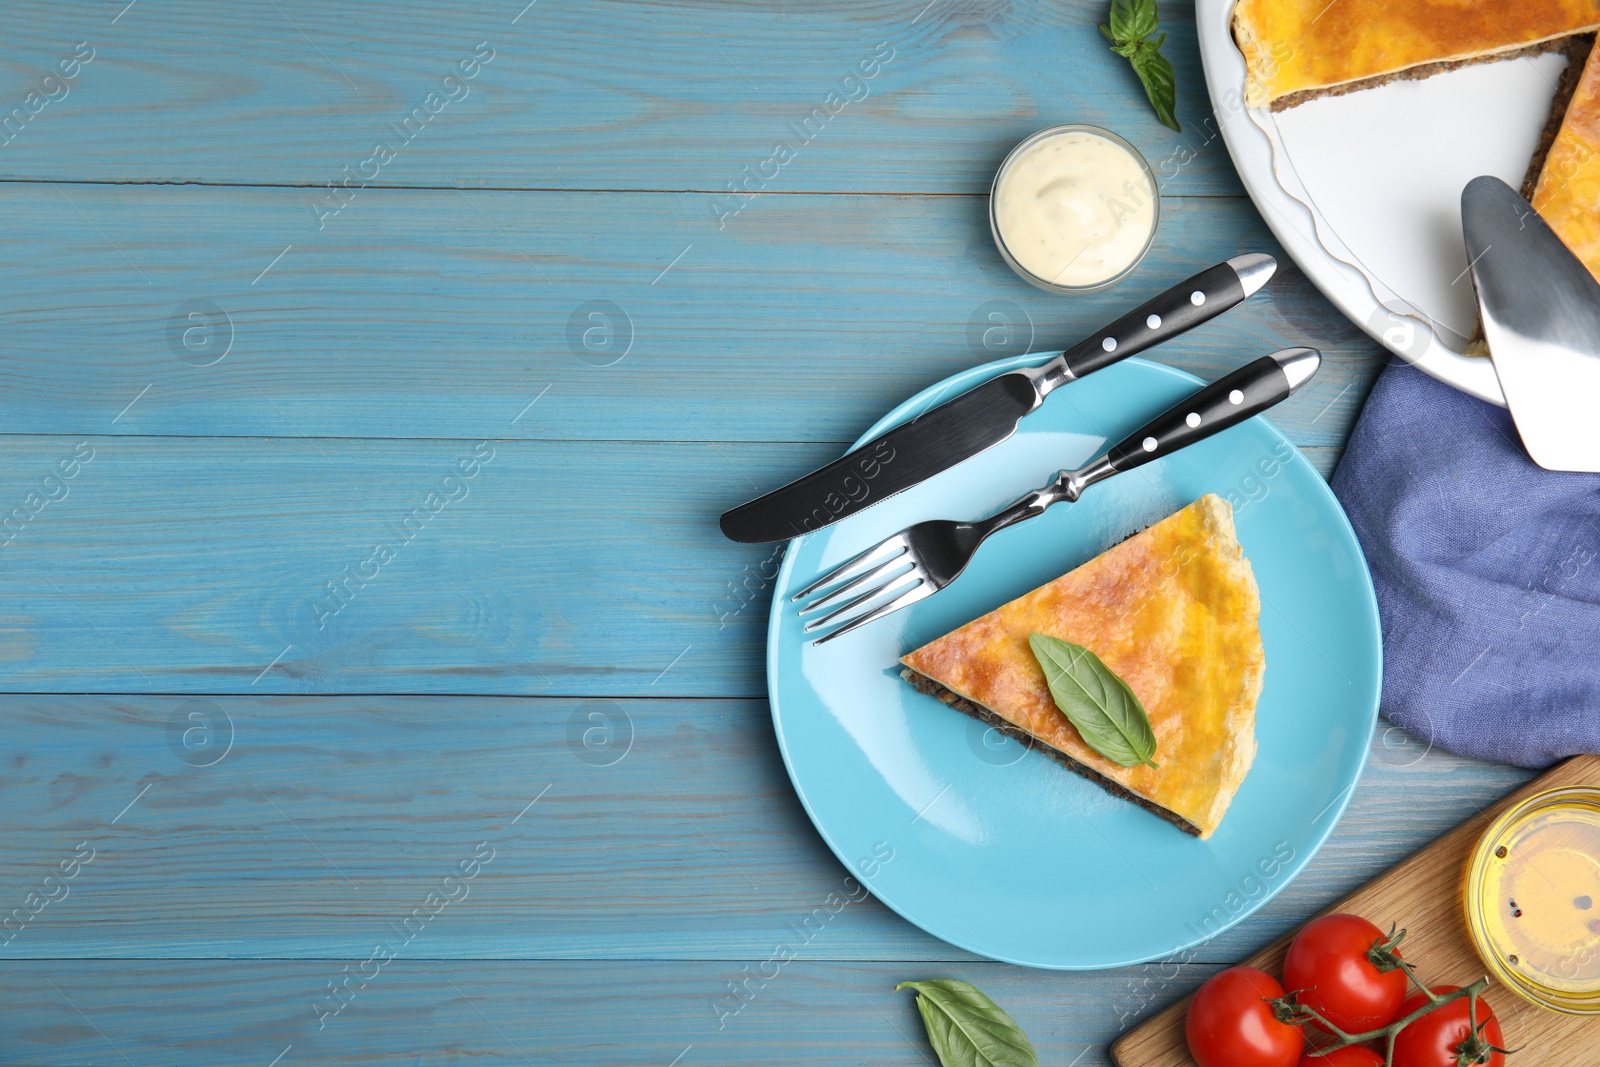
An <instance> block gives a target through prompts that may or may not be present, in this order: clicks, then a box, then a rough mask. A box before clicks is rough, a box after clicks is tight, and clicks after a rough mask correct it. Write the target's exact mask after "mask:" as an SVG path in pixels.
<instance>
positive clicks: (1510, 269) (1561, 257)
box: [1461, 176, 1600, 473]
mask: <svg viewBox="0 0 1600 1067" xmlns="http://www.w3.org/2000/svg"><path fill="white" fill-rule="evenodd" d="M1461 229H1462V234H1463V236H1464V237H1465V238H1466V245H1467V261H1468V263H1469V264H1470V265H1471V271H1472V284H1473V288H1474V289H1475V290H1476V292H1477V296H1478V309H1479V313H1480V316H1481V318H1482V320H1483V337H1484V340H1485V341H1486V342H1488V345H1489V355H1490V358H1491V359H1493V360H1494V370H1495V374H1496V375H1497V376H1498V377H1499V379H1500V389H1501V391H1502V392H1504V393H1505V396H1506V407H1508V408H1509V409H1510V410H1511V419H1512V421H1513V422H1514V423H1515V424H1516V427H1517V433H1518V434H1519V435H1520V436H1521V437H1522V444H1523V447H1524V448H1526V449H1527V450H1528V455H1529V456H1530V457H1531V458H1532V459H1533V461H1534V462H1535V463H1537V464H1538V465H1539V466H1541V467H1544V468H1545V469H1546V470H1557V471H1587V472H1591V473H1594V472H1600V437H1597V436H1596V435H1595V433H1594V425H1595V409H1596V405H1597V404H1600V283H1597V282H1596V281H1595V279H1594V276H1593V275H1591V274H1590V273H1589V268H1587V267H1585V266H1584V265H1583V262H1582V261H1581V260H1580V259H1578V257H1577V256H1575V255H1573V254H1572V252H1571V251H1570V250H1569V249H1568V248H1567V246H1566V245H1565V244H1563V243H1562V241H1561V238H1559V237H1557V236H1556V234H1555V233H1554V232H1553V231H1552V230H1551V229H1550V227H1549V225H1548V224H1546V223H1545V221H1544V219H1543V218H1541V217H1540V215H1539V213H1538V212H1537V211H1535V210H1534V209H1533V208H1532V207H1531V206H1530V205H1529V204H1528V202H1527V201H1526V200H1524V199H1523V198H1522V197H1521V196H1520V195H1519V194H1518V193H1517V191H1516V190H1514V189H1512V188H1511V187H1510V186H1509V185H1507V184H1506V183H1505V182H1503V181H1501V180H1500V179H1499V178H1494V177H1488V176H1485V177H1481V178H1474V179H1473V180H1472V181H1470V182H1468V183H1467V186H1466V188H1465V189H1463V190H1462V191H1461Z"/></svg>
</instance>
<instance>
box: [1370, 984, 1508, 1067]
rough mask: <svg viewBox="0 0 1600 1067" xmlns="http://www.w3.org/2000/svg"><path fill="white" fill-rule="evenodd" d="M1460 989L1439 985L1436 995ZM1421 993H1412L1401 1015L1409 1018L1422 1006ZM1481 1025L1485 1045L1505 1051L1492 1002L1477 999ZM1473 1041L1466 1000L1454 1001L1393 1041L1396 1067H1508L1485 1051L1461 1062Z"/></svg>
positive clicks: (1428, 1015) (1495, 1055)
mask: <svg viewBox="0 0 1600 1067" xmlns="http://www.w3.org/2000/svg"><path fill="white" fill-rule="evenodd" d="M1459 988H1461V987H1460V986H1453V985H1436V986H1434V987H1433V991H1434V992H1435V993H1454V992H1455V991H1456V990H1457V989H1459ZM1423 1000H1424V998H1423V996H1422V994H1421V993H1413V994H1412V995H1411V996H1410V997H1408V998H1407V999H1406V1002H1405V1003H1404V1004H1402V1005H1401V1006H1400V1014H1401V1015H1410V1014H1411V1013H1412V1012H1414V1011H1416V1010H1417V1009H1418V1008H1420V1007H1422V1005H1423ZM1478 1023H1479V1025H1480V1026H1482V1027H1483V1029H1482V1030H1480V1031H1479V1036H1480V1037H1481V1039H1482V1041H1483V1043H1484V1044H1486V1045H1495V1046H1497V1047H1499V1048H1505V1047H1506V1043H1505V1041H1504V1040H1503V1039H1502V1038H1501V1036H1500V1020H1498V1019H1496V1018H1495V1017H1494V1012H1493V1011H1492V1010H1490V1008H1489V1002H1488V1001H1486V1000H1484V999H1483V998H1482V997H1479V998H1478ZM1471 1037H1472V1024H1471V1022H1470V1016H1469V1014H1468V1010H1467V998H1466V997H1462V998H1461V999H1460V1000H1452V1001H1451V1002H1450V1003H1448V1004H1446V1005H1445V1006H1444V1007H1442V1008H1435V1009H1434V1010H1433V1011H1430V1012H1429V1013H1428V1014H1426V1015H1424V1016H1423V1017H1422V1018H1420V1019H1418V1020H1417V1021H1416V1022H1414V1023H1412V1024H1411V1025H1409V1026H1407V1027H1406V1028H1405V1029H1404V1030H1401V1031H1400V1034H1399V1036H1398V1037H1396V1038H1395V1039H1394V1067H1458V1065H1460V1064H1468V1063H1471V1064H1482V1065H1484V1067H1505V1062H1506V1058H1505V1057H1504V1056H1502V1055H1501V1054H1500V1053H1498V1052H1488V1051H1486V1050H1485V1051H1483V1052H1482V1054H1481V1055H1479V1056H1476V1057H1473V1056H1470V1055H1469V1058H1467V1059H1462V1055H1463V1053H1469V1052H1470V1050H1468V1049H1463V1048H1462V1047H1461V1046H1462V1044H1463V1042H1466V1041H1468V1040H1469V1039H1470V1038H1471Z"/></svg>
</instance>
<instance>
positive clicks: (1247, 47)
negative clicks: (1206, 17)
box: [1233, 0, 1600, 108]
mask: <svg viewBox="0 0 1600 1067" xmlns="http://www.w3.org/2000/svg"><path fill="white" fill-rule="evenodd" d="M1597 27H1600V0H1239V3H1238V4H1237V6H1235V7H1234V9H1233V38H1234V41H1235V42H1236V43H1237V44H1238V46H1239V51H1241V52H1243V53H1244V58H1245V70H1246V73H1245V96H1244V100H1245V106H1247V107H1268V106H1272V107H1275V108H1277V107H1283V106H1292V105H1293V104H1294V103H1298V102H1299V101H1300V100H1302V99H1305V98H1306V96H1308V95H1316V94H1322V93H1326V92H1329V91H1338V90H1339V87H1341V86H1348V87H1351V88H1356V87H1360V86H1362V85H1364V84H1370V83H1373V82H1374V81H1375V80H1381V79H1387V78H1390V77H1395V76H1406V74H1405V72H1408V71H1413V72H1416V73H1432V72H1434V71H1436V70H1439V69H1444V68H1447V67H1451V66H1458V65H1461V64H1463V63H1474V62H1481V61H1484V60H1488V59H1498V58H1504V57H1506V56H1509V55H1511V54H1515V53H1519V52H1526V51H1537V50H1539V49H1540V48H1541V47H1542V46H1545V45H1549V44H1552V43H1557V42H1559V41H1560V40H1561V39H1562V38H1566V37H1570V36H1572V35H1574V34H1578V33H1587V32H1591V31H1593V30H1594V29H1596V28H1597Z"/></svg>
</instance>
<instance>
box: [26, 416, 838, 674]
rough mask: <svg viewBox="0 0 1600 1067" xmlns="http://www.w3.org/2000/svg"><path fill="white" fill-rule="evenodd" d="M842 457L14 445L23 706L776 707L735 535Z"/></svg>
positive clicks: (329, 445)
mask: <svg viewBox="0 0 1600 1067" xmlns="http://www.w3.org/2000/svg"><path fill="white" fill-rule="evenodd" d="M827 451H828V450H827V449H825V448H822V447H811V446H796V445H771V446H765V447H763V448H761V449H759V450H750V451H748V452H747V453H743V454H740V455H739V456H738V457H737V459H735V458H734V457H732V456H730V455H729V454H728V449H727V447H726V446H718V445H715V444H706V443H649V442H644V443H626V442H602V443H594V442H564V441H498V442H476V443H472V442H460V441H431V440H413V441H388V442H385V441H367V440H357V439H333V440H329V439H323V440H312V439H305V438H273V439H270V440H265V441H263V440H257V439H250V438H215V439H211V440H208V441H206V442H204V444H203V445H202V444H200V443H198V442H196V441H194V440H191V439H187V438H177V437H156V438H148V437H120V438H106V437H94V438H61V437H24V436H16V437H11V438H8V439H7V441H6V455H7V463H6V465H5V467H4V468H3V469H0V503H3V504H4V507H0V552H3V553H4V554H5V555H4V557H3V559H4V563H5V566H4V567H3V568H0V604H4V611H3V613H0V620H3V626H4V629H5V634H6V637H5V641H4V645H3V648H4V656H3V659H0V692H3V691H11V692H75V693H89V692H104V693H128V692H133V693H139V692H146V693H163V692H207V693H226V692H232V693H251V692H266V693H270V692H278V693H396V692H413V693H513V694H535V695H541V694H574V695H602V696H628V695H635V696H644V695H652V696H655V695H659V696H746V697H759V696H763V695H765V691H766V689H765V681H764V673H763V666H762V663H763V655H764V648H765V641H766V634H765V627H766V615H767V605H768V602H769V599H770V595H771V594H770V587H771V581H772V579H773V577H775V575H776V573H777V571H776V568H777V565H778V561H779V559H780V558H781V557H780V556H779V555H778V553H779V551H780V549H779V548H778V547H769V546H755V545H734V544H732V543H730V542H728V541H726V540H725V539H724V538H723V537H722V535H721V533H720V531H719V530H718V529H717V525H716V517H717V515H718V514H719V513H720V512H722V511H723V510H724V509H726V508H728V507H730V506H732V505H734V504H736V503H738V502H739V501H741V500H743V499H745V498H746V497H747V496H749V495H753V494H754V493H755V492H756V491H757V490H759V489H762V488H767V487H771V486H774V485H776V484H778V483H779V481H780V480H781V479H782V477H784V476H785V472H787V471H789V470H794V469H798V468H801V467H805V466H808V465H810V464H812V463H814V462H817V461H819V460H821V459H822V458H823V457H824V455H825V454H826V453H827ZM80 457H81V458H80ZM485 458H487V462H483V459H485ZM463 465H464V466H465V468H466V469H468V470H469V471H472V472H473V473H472V474H471V476H470V477H468V476H462V475H461V473H460V471H461V469H462V468H463ZM63 472H70V475H66V474H64V473H63Z"/></svg>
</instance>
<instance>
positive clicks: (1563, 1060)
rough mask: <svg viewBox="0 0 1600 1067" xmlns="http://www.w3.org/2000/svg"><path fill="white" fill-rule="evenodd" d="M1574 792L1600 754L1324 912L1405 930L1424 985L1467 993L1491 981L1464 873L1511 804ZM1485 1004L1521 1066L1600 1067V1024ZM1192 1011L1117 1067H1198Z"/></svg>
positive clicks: (1125, 1044)
mask: <svg viewBox="0 0 1600 1067" xmlns="http://www.w3.org/2000/svg"><path fill="white" fill-rule="evenodd" d="M1575 785H1583V786H1600V756H1576V757H1574V758H1572V759H1570V760H1567V761H1565V762H1563V763H1561V764H1558V765H1557V766H1556V767H1555V768H1553V769H1552V770H1550V771H1548V772H1546V773H1545V774H1542V775H1540V776H1539V777H1538V778H1537V779H1536V780H1534V781H1532V782H1529V783H1528V784H1527V785H1525V786H1523V787H1522V788H1521V789H1519V790H1517V791H1516V792H1515V793H1513V794H1511V795H1510V796H1509V797H1506V798H1505V799H1503V800H1501V801H1498V802H1496V803H1494V804H1491V805H1487V806H1485V807H1484V808H1483V809H1482V810H1480V811H1477V812H1474V813H1473V815H1472V816H1471V817H1470V818H1468V819H1467V820H1466V821H1465V822H1463V823H1462V824H1461V825H1460V826H1457V827H1455V828H1453V829H1452V830H1450V831H1449V832H1448V833H1446V834H1444V835H1443V836H1441V837H1440V838H1439V839H1438V840H1436V841H1434V842H1432V843H1431V844H1429V845H1428V847H1427V848H1425V849H1422V850H1421V851H1419V852H1418V853H1416V854H1415V855H1413V856H1410V857H1408V858H1407V859H1406V861H1405V862H1404V863H1401V864H1399V865H1397V866H1395V867H1394V868H1392V869H1391V870H1388V871H1385V872H1384V873H1383V874H1382V875H1380V876H1379V877H1378V878H1376V879H1374V880H1373V881H1371V882H1369V883H1367V884H1366V885H1364V886H1362V887H1361V889H1360V890H1359V891H1357V892H1356V893H1353V894H1351V895H1350V896H1349V897H1346V898H1345V899H1343V900H1340V901H1339V902H1338V903H1337V904H1334V905H1333V906H1332V907H1331V908H1328V909H1326V910H1327V911H1338V912H1349V913H1352V914H1355V915H1361V916H1363V917H1365V918H1367V919H1369V920H1370V921H1372V922H1373V923H1375V924H1379V925H1380V926H1381V927H1382V928H1383V929H1388V928H1389V926H1390V924H1394V925H1398V926H1400V927H1403V928H1404V929H1405V930H1406V931H1407V934H1408V936H1407V939H1406V943H1405V956H1406V959H1407V960H1409V961H1410V962H1411V963H1412V964H1413V965H1414V966H1415V967H1416V968H1417V973H1418V974H1419V975H1420V976H1421V978H1422V980H1423V981H1426V982H1428V983H1430V984H1435V983H1444V982H1448V983H1450V984H1452V985H1457V986H1461V985H1466V984H1467V983H1468V982H1471V981H1473V980H1475V979H1477V978H1479V977H1481V976H1483V975H1484V974H1486V973H1487V968H1486V967H1485V966H1484V963H1483V961H1482V960H1481V959H1480V958H1479V957H1478V953H1477V949H1476V948H1474V947H1473V944H1472V937H1471V934H1470V933H1469V932H1468V930H1467V922H1466V915H1465V914H1464V909H1463V908H1462V904H1461V895H1462V889H1461V884H1462V878H1463V872H1464V870H1465V868H1466V866H1467V863H1468V860H1469V859H1470V857H1471V856H1472V852H1473V849H1474V847H1475V846H1476V845H1477V842H1478V839H1479V838H1480V837H1481V836H1482V834H1483V832H1484V831H1485V830H1486V829H1488V827H1489V825H1490V823H1492V822H1493V821H1494V819H1495V817H1496V816H1498V815H1499V814H1500V813H1501V812H1503V811H1505V810H1506V809H1507V808H1509V807H1510V806H1511V805H1513V804H1515V803H1517V802H1519V801H1521V800H1525V799H1527V798H1528V797H1530V796H1532V795H1533V794H1535V793H1538V792H1543V791H1544V790H1547V789H1558V788H1561V787H1562V786H1575ZM1518 914H1521V913H1520V912H1519V913H1518ZM1288 948H1289V936H1288V935H1286V936H1285V937H1283V938H1282V939H1280V940H1279V941H1277V942H1275V943H1274V944H1272V945H1271V946H1269V947H1267V948H1265V949H1263V950H1262V951H1261V952H1259V953H1257V954H1256V955H1254V956H1252V957H1251V958H1250V959H1249V960H1247V961H1245V962H1247V963H1248V964H1249V965H1250V966H1252V967H1259V968H1261V969H1263V970H1265V971H1268V972H1269V973H1272V974H1279V973H1281V972H1282V968H1283V958H1284V955H1285V953H1286V952H1287V951H1288ZM1487 999H1488V1002H1489V1004H1490V1005H1491V1006H1492V1007H1493V1008H1494V1012H1495V1015H1496V1017H1497V1018H1498V1019H1499V1020H1500V1023H1501V1025H1502V1027H1503V1029H1504V1031H1505V1038H1506V1042H1507V1044H1508V1045H1510V1046H1511V1047H1513V1048H1515V1049H1517V1050H1518V1051H1517V1055H1518V1061H1519V1062H1520V1063H1523V1064H1526V1065H1527V1067H1565V1065H1567V1064H1573V1063H1594V1062H1596V1060H1600V1020H1596V1019H1592V1018H1584V1017H1580V1016H1574V1015H1563V1014H1560V1013H1558V1012H1553V1011H1549V1010H1547V1009H1545V1008H1540V1007H1537V1006H1535V1005H1533V1004H1530V1003H1529V1002H1527V1001H1525V1000H1523V999H1521V998H1520V997H1518V996H1517V995H1516V994H1514V993H1511V992H1509V991H1507V990H1505V989H1491V991H1490V993H1489V996H1488V997H1487ZM1187 1010H1188V1004H1187V1001H1186V1000H1185V1001H1179V1002H1178V1003H1176V1004H1173V1005H1172V1006H1171V1007H1168V1008H1166V1009H1165V1010H1163V1011H1162V1012H1161V1013H1160V1014H1158V1015H1156V1016H1155V1017H1154V1018H1152V1019H1150V1020H1148V1021H1147V1022H1145V1023H1144V1024H1142V1025H1141V1026H1139V1028H1138V1029H1136V1030H1134V1031H1133V1032H1131V1033H1129V1034H1127V1035H1126V1036H1124V1037H1123V1038H1121V1039H1120V1040H1119V1041H1118V1042H1117V1043H1116V1045H1115V1047H1114V1048H1113V1049H1112V1054H1113V1059H1114V1060H1115V1061H1116V1063H1117V1064H1118V1067H1194V1059H1193V1058H1192V1057H1191V1056H1190V1055H1189V1049H1188V1045H1187V1043H1186V1041H1185V1038H1184V1034H1183V1030H1184V1015H1185V1013H1186V1012H1187Z"/></svg>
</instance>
